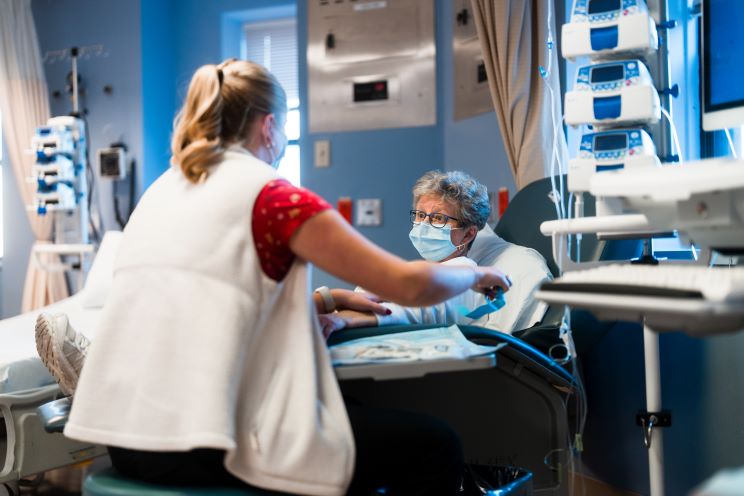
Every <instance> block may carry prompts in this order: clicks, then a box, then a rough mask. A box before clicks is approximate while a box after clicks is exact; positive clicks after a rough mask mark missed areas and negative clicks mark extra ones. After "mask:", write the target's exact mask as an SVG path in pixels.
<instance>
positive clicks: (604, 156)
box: [568, 129, 661, 193]
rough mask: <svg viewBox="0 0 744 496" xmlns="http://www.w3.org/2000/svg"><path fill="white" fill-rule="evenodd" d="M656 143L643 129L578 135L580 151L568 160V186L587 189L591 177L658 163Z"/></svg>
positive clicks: (571, 189) (572, 190)
mask: <svg viewBox="0 0 744 496" xmlns="http://www.w3.org/2000/svg"><path fill="white" fill-rule="evenodd" d="M659 166H661V162H660V161H659V158H658V157H657V156H656V147H655V146H654V143H653V141H652V139H651V136H650V135H649V134H648V133H647V132H646V131H644V130H643V129H613V130H612V131H601V132H596V133H587V134H584V135H583V136H582V137H581V144H580V145H579V154H578V156H577V157H576V158H574V159H571V160H569V162H568V190H569V191H571V192H574V193H579V192H587V191H589V188H590V186H591V180H592V177H593V176H594V175H595V174H597V173H601V172H607V171H612V170H622V169H625V168H629V169H632V168H639V167H659Z"/></svg>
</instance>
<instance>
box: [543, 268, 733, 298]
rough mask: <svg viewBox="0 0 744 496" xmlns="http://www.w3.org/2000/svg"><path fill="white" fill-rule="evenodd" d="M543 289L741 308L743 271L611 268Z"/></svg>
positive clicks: (564, 277)
mask: <svg viewBox="0 0 744 496" xmlns="http://www.w3.org/2000/svg"><path fill="white" fill-rule="evenodd" d="M542 289H543V290H546V291H568V292H582V293H604V294H607V293H612V294H618V295H632V296H659V297H667V298H700V299H704V300H708V301H712V302H735V301H741V302H742V304H744V267H701V266H689V267H688V266H684V265H640V264H629V263H625V264H611V265H604V266H600V267H595V268H591V269H586V270H576V271H571V272H566V273H564V274H563V275H562V276H561V277H560V278H558V279H556V280H555V281H552V282H546V283H544V284H543V285H542Z"/></svg>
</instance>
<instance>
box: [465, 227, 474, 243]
mask: <svg viewBox="0 0 744 496" xmlns="http://www.w3.org/2000/svg"><path fill="white" fill-rule="evenodd" d="M477 234H478V228H477V227H475V226H470V227H468V229H467V230H466V231H465V237H464V238H462V243H463V244H466V243H470V242H471V241H473V240H474V239H475V236H476V235H477Z"/></svg>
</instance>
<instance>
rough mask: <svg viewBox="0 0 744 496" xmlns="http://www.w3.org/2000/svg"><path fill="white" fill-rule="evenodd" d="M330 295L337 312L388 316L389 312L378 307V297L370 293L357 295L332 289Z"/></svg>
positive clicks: (381, 306) (349, 291)
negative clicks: (353, 311)
mask: <svg viewBox="0 0 744 496" xmlns="http://www.w3.org/2000/svg"><path fill="white" fill-rule="evenodd" d="M331 295H332V296H333V299H334V301H335V302H336V308H337V309H338V310H356V311H358V312H370V313H376V314H379V315H390V310H389V309H388V308H386V307H385V306H383V305H380V301H382V300H381V299H380V297H379V296H376V295H373V294H370V293H359V292H356V291H351V290H348V289H332V290H331ZM373 325H374V324H373Z"/></svg>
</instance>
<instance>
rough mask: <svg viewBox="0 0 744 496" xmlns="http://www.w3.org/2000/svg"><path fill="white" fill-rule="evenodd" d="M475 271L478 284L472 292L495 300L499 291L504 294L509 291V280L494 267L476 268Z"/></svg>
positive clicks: (510, 282)
mask: <svg viewBox="0 0 744 496" xmlns="http://www.w3.org/2000/svg"><path fill="white" fill-rule="evenodd" d="M475 270H476V273H477V274H478V282H476V283H475V285H474V286H473V287H472V289H473V290H474V291H478V292H479V293H483V294H485V295H486V296H488V297H489V298H495V297H496V296H497V295H498V290H499V289H501V290H502V291H503V292H504V293H506V292H507V291H509V288H510V287H511V285H512V281H511V279H510V278H509V276H507V275H506V274H504V273H503V272H501V271H500V270H499V269H497V268H496V267H476V268H475Z"/></svg>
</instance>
